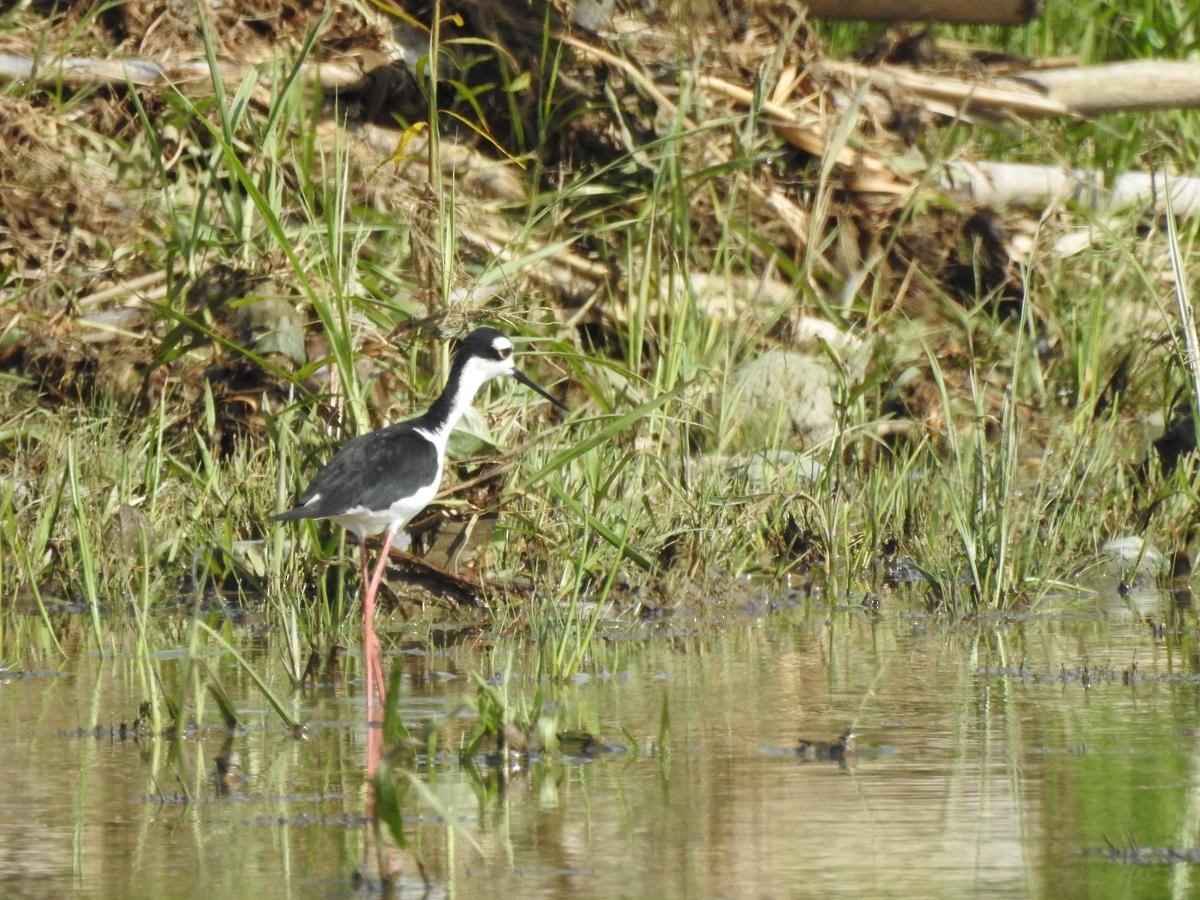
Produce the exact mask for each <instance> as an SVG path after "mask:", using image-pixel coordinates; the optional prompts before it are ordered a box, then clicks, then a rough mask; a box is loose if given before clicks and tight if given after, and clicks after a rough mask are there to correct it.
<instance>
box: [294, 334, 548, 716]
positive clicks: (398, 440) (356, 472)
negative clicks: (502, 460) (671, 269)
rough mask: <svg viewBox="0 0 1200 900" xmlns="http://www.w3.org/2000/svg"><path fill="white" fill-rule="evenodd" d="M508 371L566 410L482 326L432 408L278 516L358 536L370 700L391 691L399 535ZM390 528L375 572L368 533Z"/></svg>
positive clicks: (331, 470)
mask: <svg viewBox="0 0 1200 900" xmlns="http://www.w3.org/2000/svg"><path fill="white" fill-rule="evenodd" d="M501 375H512V376H513V377H514V378H516V379H517V380H518V381H520V382H521V383H523V384H525V385H528V386H529V387H531V388H533V390H535V391H537V392H538V393H539V394H541V395H542V396H543V397H545V398H546V399H547V400H550V401H551V402H552V403H554V404H555V405H556V406H559V407H561V408H563V409H565V408H566V407H565V406H563V404H561V403H559V401H558V400H555V399H554V397H552V396H551V395H550V394H548V393H547V392H546V391H544V390H542V388H540V387H538V386H537V385H536V384H534V382H532V381H531V380H530V379H529V378H527V377H526V376H525V375H524V374H522V373H521V372H520V371H518V370H517V368H516V366H515V364H514V362H513V345H512V342H511V341H510V340H509V339H508V338H506V337H505V336H504V335H502V334H501V333H500V332H498V331H496V330H495V329H493V328H479V329H476V330H475V331H473V332H471V333H470V334H469V335H467V337H466V339H465V340H464V341H463V342H462V344H461V345H460V346H459V348H458V350H457V351H456V352H455V354H454V363H453V365H452V366H451V368H450V377H449V379H448V380H447V381H446V387H445V389H444V390H443V391H442V393H441V396H439V397H438V398H437V400H435V401H434V403H433V405H432V406H430V407H429V410H428V411H427V412H425V413H424V414H423V415H420V416H417V417H416V418H415V419H409V420H408V421H406V422H399V423H397V424H395V425H389V426H388V427H386V428H381V429H379V430H378V431H372V432H370V433H369V434H364V435H362V436H361V437H357V438H354V439H353V440H351V441H349V442H347V443H345V444H343V445H342V447H341V448H340V449H339V450H338V451H337V453H336V454H334V457H333V459H331V460H330V461H329V463H328V464H327V465H326V466H325V468H323V469H321V471H320V472H318V473H317V477H316V478H314V479H313V481H312V484H310V485H309V486H308V489H307V490H306V491H305V492H304V493H303V494H301V495H300V499H299V501H298V502H297V504H296V506H295V507H293V508H292V509H289V510H287V511H286V512H282V513H279V514H278V515H276V516H274V517H273V518H274V519H276V520H284V521H287V520H291V519H330V520H332V521H334V522H336V523H337V524H338V525H341V526H342V527H343V528H345V529H347V530H349V531H352V532H353V533H354V534H355V536H356V537H357V538H358V540H359V545H360V548H361V559H362V577H363V587H364V591H365V593H364V594H363V654H364V656H365V657H366V677H367V703H368V705H369V704H370V702H371V696H372V682H374V684H375V688H374V690H375V691H378V693H379V696H380V697H383V694H384V683H383V671H382V669H381V668H380V662H379V645H378V643H377V642H376V640H375V628H374V623H373V617H374V609H375V594H376V592H377V591H378V589H379V582H380V579H381V578H382V577H383V570H384V567H385V566H386V565H387V559H388V553H389V551H390V550H391V547H392V539H393V538H394V537H395V536H396V532H397V531H399V530H400V529H401V528H403V527H404V526H405V525H406V524H408V522H409V520H410V519H412V517H413V516H415V515H416V514H417V513H419V512H420V511H421V510H422V509H424V508H425V506H426V505H427V504H428V503H429V501H431V500H432V499H433V497H434V495H435V494H436V493H437V490H438V485H439V484H440V483H441V480H442V469H443V467H444V465H445V460H446V442H447V440H449V438H450V432H451V431H453V430H454V426H455V425H456V424H458V420H459V419H460V418H462V415H463V413H464V412H466V410H467V407H469V406H470V405H471V403H472V401H474V399H475V395H476V394H477V393H478V392H479V389H480V388H481V387H483V385H485V384H486V383H487V382H489V381H491V380H492V379H493V378H497V377H499V376H501ZM385 529H386V531H387V534H386V536H385V538H384V542H383V552H382V553H381V555H380V558H379V562H378V564H377V565H376V566H375V570H374V572H372V573H370V577H368V567H367V546H366V538H367V537H368V536H369V535H373V534H378V533H379V532H381V531H384V530H385Z"/></svg>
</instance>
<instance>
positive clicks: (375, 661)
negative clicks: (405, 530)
mask: <svg viewBox="0 0 1200 900" xmlns="http://www.w3.org/2000/svg"><path fill="white" fill-rule="evenodd" d="M398 527H399V526H397V525H392V526H391V527H390V528H388V530H387V534H386V535H384V538H383V550H382V552H381V553H380V554H379V563H378V564H377V565H376V566H375V571H374V572H373V573H372V574H371V580H370V582H369V583H366V593H365V594H363V655H364V656H365V657H366V666H367V709H368V714H369V711H370V707H371V701H372V699H373V695H372V692H371V689H372V682H374V689H375V691H376V692H377V693H378V694H379V702H380V703H381V704H382V703H384V702H385V701H386V700H387V682H385V681H384V680H383V664H382V662H381V661H380V658H379V641H378V640H377V639H376V637H375V594H376V593H377V592H378V591H379V583H380V581H382V580H383V570H384V569H385V568H387V562H388V556H389V555H390V553H391V549H392V538H394V537H395V536H396V531H397V530H398ZM363 553H364V556H363V560H364V565H363V574H364V575H365V574H366V564H365V560H366V556H365V554H366V551H365V550H364V551H363Z"/></svg>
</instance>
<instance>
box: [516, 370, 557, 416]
mask: <svg viewBox="0 0 1200 900" xmlns="http://www.w3.org/2000/svg"><path fill="white" fill-rule="evenodd" d="M513 378H515V379H517V381H519V382H521V384H523V385H525V387H527V388H532V389H533V390H535V391H537V392H538V393H539V394H541V395H542V396H543V397H545V398H546V399H547V400H549V401H550V402H551V403H553V404H554V405H555V406H557V407H558V408H559V409H561V410H562V411H563V412H569V411H570V410H568V409H567V405H566V404H565V403H563V402H562V401H561V400H559V399H558V398H557V397H555V396H554V395H552V394H551V393H550V392H549V391H547V390H545V389H544V388H542V387H541V386H540V385H538V384H537V382H535V381H534V380H533V379H532V378H530V377H529V376H528V375H526V374H525V373H524V372H522V371H521V370H520V369H513Z"/></svg>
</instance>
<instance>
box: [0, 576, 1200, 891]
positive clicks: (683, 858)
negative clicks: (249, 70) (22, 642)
mask: <svg viewBox="0 0 1200 900" xmlns="http://www.w3.org/2000/svg"><path fill="white" fill-rule="evenodd" d="M1189 600H1190V598H1188V597H1186V596H1182V597H1180V596H1174V595H1170V594H1158V593H1151V594H1143V595H1140V596H1138V597H1136V598H1133V599H1129V600H1125V599H1122V598H1120V597H1118V596H1117V594H1116V591H1115V589H1111V588H1109V589H1105V590H1102V591H1101V592H1100V593H1098V594H1096V595H1094V596H1090V597H1086V598H1084V599H1082V600H1079V599H1075V600H1072V601H1070V602H1064V603H1062V604H1060V605H1058V606H1056V607H1049V606H1047V607H1046V608H1044V609H1042V610H1040V611H1038V612H1036V613H1033V614H1029V615H1026V616H1023V617H1018V618H1010V619H1003V620H996V621H992V622H987V623H983V624H980V623H973V624H970V625H957V626H953V627H949V626H947V625H946V624H945V623H944V622H943V621H942V620H938V619H935V618H931V617H929V616H928V615H926V614H925V613H924V612H922V611H921V610H920V609H919V607H918V606H916V605H908V604H906V603H905V602H904V601H903V600H902V599H900V598H896V597H885V598H884V603H883V609H882V611H881V612H879V613H878V614H873V613H870V612H866V611H863V610H861V609H857V608H852V607H845V608H835V609H830V608H829V607H826V606H819V605H815V604H814V605H810V606H804V605H798V606H794V607H792V608H787V609H782V610H776V611H773V612H761V611H759V612H758V613H754V614H751V613H746V614H744V615H741V616H736V617H734V618H733V620H732V622H731V623H726V624H724V625H721V626H719V627H718V626H704V627H699V626H697V627H696V628H692V629H688V628H684V627H681V626H680V625H679V624H678V623H676V624H668V625H660V626H656V627H654V628H649V629H647V630H645V631H640V630H639V631H635V632H633V633H631V632H630V631H629V630H627V629H626V630H622V631H619V632H614V633H613V634H612V635H610V636H609V639H608V640H606V641H605V644H604V646H605V648H606V649H605V655H606V660H605V665H606V666H607V667H608V670H607V671H606V670H600V671H596V670H592V671H585V673H584V675H583V676H582V677H580V678H578V679H576V680H574V681H573V682H572V683H570V684H567V685H562V686H558V687H550V686H545V685H544V686H543V690H544V691H545V692H546V693H547V696H548V697H549V699H550V700H551V702H552V703H553V704H554V705H555V708H556V711H557V712H558V714H559V716H560V719H561V724H562V725H563V726H564V727H568V728H578V729H582V730H586V731H588V732H591V733H593V734H598V735H601V736H603V737H604V738H605V739H607V740H608V742H609V743H610V744H613V745H618V747H620V746H624V748H625V749H624V750H623V752H612V753H603V754H600V755H598V756H595V757H591V758H586V757H582V756H571V755H552V756H548V757H547V758H546V759H544V760H542V761H540V762H535V763H533V764H531V765H524V766H520V767H515V766H514V767H509V768H506V769H504V770H501V769H488V768H486V767H483V768H482V769H481V770H480V771H478V772H471V771H468V770H467V769H465V768H464V767H463V766H461V765H460V764H459V763H458V761H457V759H456V757H455V756H453V755H446V756H444V757H443V758H440V760H439V762H438V764H436V765H434V766H424V767H422V768H421V769H420V770H419V771H420V773H421V777H422V778H423V779H424V781H425V783H427V784H428V785H429V787H430V789H431V790H432V791H433V792H434V793H435V794H436V795H437V796H438V797H439V798H440V802H441V803H442V804H443V805H444V807H447V808H449V809H451V810H452V811H453V814H454V816H455V818H456V819H457V822H458V828H457V829H456V828H453V827H450V826H448V825H447V824H446V823H445V822H443V821H442V820H441V819H440V818H439V816H438V815H436V814H435V812H434V811H433V810H432V808H430V807H429V806H428V805H425V804H423V803H422V802H421V801H420V800H419V799H418V798H416V797H415V796H414V795H413V794H412V793H411V792H410V794H409V800H408V804H407V806H406V820H405V826H406V836H407V838H408V840H409V843H410V848H409V852H408V853H407V854H403V855H401V857H400V859H401V863H402V874H403V876H404V881H403V883H402V885H401V888H400V893H401V895H405V896H420V895H421V893H422V892H423V890H424V885H423V883H422V881H421V880H420V878H419V877H418V875H417V873H416V865H415V861H416V860H417V859H419V860H420V862H421V864H422V865H423V867H424V870H425V872H426V875H427V877H428V878H429V881H430V885H431V892H432V894H433V895H439V896H458V897H473V896H484V895H488V896H492V895H497V894H504V893H508V894H509V895H510V896H520V897H539V896H541V897H558V896H567V895H575V896H600V897H620V896H629V897H633V896H639V897H641V896H647V897H650V896H654V897H659V896H661V897H667V896H671V897H682V896H689V897H727V896H751V897H784V896H788V897H801V896H821V897H842V896H844V897H862V896H872V897H913V896H934V897H958V896H967V895H975V896H988V897H1003V896H1012V897H1027V896H1049V895H1055V894H1060V895H1063V896H1100V895H1105V896H1112V895H1123V896H1155V897H1158V896H1171V895H1173V896H1179V897H1183V896H1192V895H1194V894H1195V893H1196V891H1197V890H1198V889H1200V887H1198V885H1197V883H1195V882H1198V881H1200V872H1197V871H1196V870H1195V869H1194V867H1193V866H1192V865H1191V864H1190V863H1189V862H1186V861H1171V858H1170V857H1169V855H1168V854H1169V852H1170V851H1175V852H1176V853H1182V854H1187V853H1191V854H1194V855H1196V856H1195V858H1200V853H1198V851H1197V850H1196V849H1195V848H1197V846H1198V845H1200V839H1198V838H1197V834H1196V832H1197V830H1198V828H1200V764H1198V763H1200V755H1198V754H1197V752H1196V751H1197V742H1198V740H1200V656H1198V650H1197V628H1196V616H1195V613H1194V610H1193V609H1192V608H1191V607H1190V605H1188V602H1189ZM1147 619H1148V620H1149V622H1148V621H1147ZM393 625H394V626H395V627H397V628H398V627H399V626H398V625H397V624H396V623H393ZM1152 626H1155V627H1152ZM1158 626H1163V627H1158ZM178 630H179V631H181V632H182V631H183V629H178ZM242 640H243V646H242V647H241V649H242V651H243V652H245V653H248V654H250V655H251V657H252V660H253V662H254V664H255V666H256V669H257V670H258V671H261V672H263V673H264V674H265V675H267V676H268V678H269V680H270V681H271V683H272V685H273V687H274V689H276V690H277V691H279V692H281V693H283V694H285V695H286V696H288V698H289V703H291V704H292V706H291V709H292V711H293V713H294V714H295V715H297V716H298V717H299V718H301V719H302V720H303V721H305V722H306V723H307V725H308V738H307V739H306V740H296V739H294V738H293V737H292V736H290V734H289V733H288V731H287V730H286V729H285V728H284V727H283V726H281V725H280V724H278V719H277V718H276V717H275V715H274V713H273V712H272V711H271V710H270V709H269V708H268V707H267V704H266V703H265V702H264V701H263V700H262V698H261V696H260V695H259V694H258V693H257V692H256V690H255V688H254V686H253V684H252V683H250V681H249V680H248V679H247V678H246V677H245V676H244V675H243V674H241V673H238V672H237V670H236V669H235V668H234V667H233V666H232V664H231V663H230V662H229V661H228V660H225V659H222V658H221V657H220V656H219V655H214V657H213V658H211V659H210V660H209V662H210V664H211V665H213V666H214V667H215V668H216V669H217V670H218V671H219V672H220V673H221V677H222V680H223V681H224V683H225V686H226V688H227V690H228V691H229V692H230V693H231V694H232V695H233V696H234V698H235V702H236V703H237V706H238V713H239V715H240V717H241V718H242V720H243V721H244V722H245V723H246V726H247V727H246V728H245V729H244V730H242V731H239V732H238V733H237V734H235V735H233V736H232V738H231V739H230V738H229V737H228V735H227V733H226V732H225V730H224V728H223V727H221V726H220V716H219V714H218V711H217V709H216V706H215V704H214V703H213V702H212V701H211V700H207V701H205V705H204V718H203V722H204V723H205V725H204V727H203V728H201V729H200V730H199V731H198V732H196V733H195V734H192V735H190V736H189V737H188V738H187V739H186V740H184V741H183V742H182V745H181V748H182V752H181V753H180V754H178V755H173V754H172V752H171V747H170V743H169V742H168V741H165V740H149V739H141V740H139V741H134V740H124V741H122V740H120V739H119V737H118V736H111V735H110V734H108V733H107V731H106V732H105V733H104V734H103V735H102V736H101V737H95V736H94V735H88V736H81V735H80V731H81V730H84V731H90V730H91V729H93V728H94V726H96V725H97V724H99V725H102V726H111V725H114V724H117V723H119V722H121V721H122V720H126V721H128V720H131V719H132V717H133V716H134V715H135V714H136V712H137V707H138V705H139V704H140V703H141V701H142V700H143V699H144V692H143V690H142V688H141V685H142V680H141V674H140V671H139V668H138V665H137V661H136V659H135V658H134V657H133V655H132V654H125V653H122V652H119V650H118V651H116V652H114V651H113V648H111V647H109V648H107V652H106V654H105V656H104V658H100V656H99V655H98V654H97V653H95V652H88V651H86V650H77V651H76V652H75V653H74V655H73V657H72V659H71V661H70V662H68V663H66V664H61V663H57V662H54V663H48V664H47V665H45V666H44V667H41V668H40V670H34V671H26V672H22V673H16V672H12V671H10V672H9V673H8V674H7V675H5V676H3V677H0V695H2V696H3V698H4V699H3V702H2V703H0V779H2V783H3V784H4V785H5V786H6V789H5V790H4V791H0V895H2V896H6V897H10V896H35V895H36V896H39V897H45V896H56V895H61V894H63V893H66V892H75V893H78V894H82V895H87V896H98V897H99V896H112V895H117V894H120V895H121V896H130V895H133V896H143V895H155V896H164V895H165V896H174V895H189V894H204V895H206V896H263V897H267V896H297V897H309V896H341V895H351V894H353V893H354V892H355V890H356V888H355V886H354V882H353V876H354V873H355V872H356V871H358V870H359V869H360V868H361V867H362V864H363V858H364V848H365V844H366V842H367V840H368V829H367V828H366V826H365V825H364V822H365V819H364V811H365V803H366V789H365V785H364V777H363V768H364V762H365V751H366V746H365V745H366V740H365V738H366V731H365V728H364V726H363V724H362V713H363V704H362V696H361V687H362V685H361V682H360V681H358V680H357V679H356V677H354V674H355V672H356V666H355V665H354V661H348V662H347V664H346V670H347V672H348V673H349V675H348V676H347V677H343V678H342V679H341V680H340V681H337V682H335V683H334V684H333V685H327V686H324V687H321V688H318V689H315V690H311V691H307V692H303V693H296V694H288V693H287V691H286V685H287V683H288V682H287V679H286V677H285V676H284V674H283V669H282V666H281V665H280V664H279V663H278V660H277V658H276V653H275V652H274V648H272V647H271V646H270V637H268V638H266V639H265V640H264V639H263V638H262V637H261V636H258V637H256V638H255V639H254V640H251V639H250V638H249V637H247V636H244V635H243V638H242ZM85 643H86V642H85ZM180 650H181V647H166V648H163V650H162V652H161V653H160V654H159V655H160V658H161V660H162V662H161V667H162V670H163V677H164V679H165V680H167V681H168V682H169V681H170V678H171V669H172V667H173V666H175V665H179V664H180V663H179V662H178V659H179V658H180V657H181V656H182V654H181V652H180ZM215 652H216V651H214V654H215ZM48 658H49V659H53V657H48ZM1135 662H1136V668H1135V667H1134V665H1133V664H1134V663H1135ZM393 666H402V667H403V668H404V672H405V675H404V679H403V691H404V700H403V703H402V706H401V709H402V712H403V716H404V719H405V721H406V723H407V724H408V725H409V726H410V727H411V728H414V729H416V728H419V727H420V726H421V725H422V724H423V723H426V722H429V721H430V720H434V719H445V721H444V722H443V724H442V728H441V731H442V734H443V746H445V745H446V744H447V743H450V742H452V741H456V740H457V739H458V738H457V735H458V733H459V732H460V731H461V729H465V728H467V727H469V725H470V720H469V718H468V717H467V716H466V715H465V714H463V713H461V712H459V713H457V714H456V710H461V707H462V705H463V702H464V700H467V699H469V698H471V697H473V696H474V695H475V693H476V686H475V682H474V680H473V674H474V673H480V674H482V675H484V676H485V677H490V676H493V675H495V676H497V677H496V680H497V682H499V683H500V684H501V687H502V690H503V691H504V692H506V693H507V696H508V699H509V702H510V703H511V704H514V705H519V704H520V703H521V702H528V701H529V700H530V699H531V698H532V696H533V693H534V691H535V688H536V684H535V683H534V682H533V679H532V678H530V677H528V676H526V675H525V674H523V673H526V672H532V671H533V670H534V661H533V659H532V656H531V653H530V651H529V650H528V648H527V647H525V646H523V645H521V644H519V643H512V644H504V643H502V644H497V645H493V646H490V647H480V646H478V645H477V644H476V645H474V646H470V647H468V646H465V645H460V646H450V647H444V648H440V649H439V648H435V647H434V646H432V645H431V644H415V643H413V642H411V641H409V642H405V641H396V642H394V643H393V645H392V647H391V652H390V653H389V655H388V656H387V658H386V660H385V667H387V668H389V669H390V668H391V667H393ZM498 673H503V674H498ZM664 700H665V708H666V710H667V715H668V718H669V724H668V727H667V728H666V729H665V731H664V730H662V729H663V710H664ZM850 725H853V726H854V728H855V731H856V732H857V735H858V746H859V751H858V753H857V754H856V756H854V757H852V758H851V759H849V760H847V761H846V762H845V763H842V764H839V762H837V761H823V760H816V761H805V760H803V759H801V758H799V757H797V756H796V755H795V754H794V753H793V752H792V750H793V748H794V747H795V745H796V742H797V739H798V738H799V737H801V736H804V737H810V738H819V739H823V740H833V739H834V738H836V737H837V735H838V734H839V733H840V732H842V731H843V730H845V729H846V728H847V727H849V726H850ZM660 732H661V733H662V734H665V735H666V739H667V741H666V747H665V752H658V751H657V749H656V743H657V741H658V739H659V736H660ZM627 735H628V736H631V737H632V738H633V739H634V740H636V742H637V744H638V747H637V748H633V747H630V746H629V745H628V744H629V742H628V739H627ZM227 743H228V746H226V744H227ZM230 749H231V750H232V751H233V752H235V753H236V754H237V756H238V758H239V759H240V762H241V773H242V774H241V776H240V777H239V778H236V779H233V780H232V781H230V782H229V784H228V787H227V789H226V790H219V789H218V785H217V782H216V780H215V779H214V777H213V773H214V759H215V757H217V756H218V755H222V754H224V753H227V752H228V751H229V750H230ZM188 796H190V797H191V798H192V799H191V801H190V802H189V801H187V800H186V799H185V798H186V797H188ZM472 840H473V841H474V842H475V844H476V845H477V846H472V844H471V841H472ZM1182 858H1183V859H1186V858H1187V857H1186V856H1184V857H1182Z"/></svg>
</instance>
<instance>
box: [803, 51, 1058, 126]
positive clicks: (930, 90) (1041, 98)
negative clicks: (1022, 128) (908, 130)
mask: <svg viewBox="0 0 1200 900" xmlns="http://www.w3.org/2000/svg"><path fill="white" fill-rule="evenodd" d="M813 68H814V71H816V72H824V73H829V74H834V75H845V76H847V77H849V78H852V79H855V80H863V79H866V80H868V81H871V82H872V83H874V84H877V85H879V86H880V87H882V88H885V89H891V90H895V91H899V92H901V93H909V94H915V95H917V96H919V97H924V98H928V99H933V100H941V101H944V102H947V103H952V104H955V105H965V106H966V107H967V108H968V109H990V110H996V111H1006V112H1013V113H1018V114H1021V115H1027V116H1066V115H1070V114H1071V110H1070V108H1068V107H1067V105H1066V104H1064V103H1062V102H1061V101H1059V100H1056V99H1054V98H1053V97H1047V96H1046V95H1045V94H1044V93H1042V92H1041V91H1039V90H1037V89H1036V88H1033V87H1025V86H1024V85H1021V84H1018V83H1013V84H1012V85H1010V86H996V85H984V84H976V83H975V82H970V81H963V80H962V79H960V78H951V77H948V76H944V75H925V74H923V73H919V72H912V71H909V70H907V69H901V68H899V67H897V66H885V65H879V66H864V65H860V64H858V63H847V62H833V61H830V60H823V61H821V62H819V63H816V64H814V66H813Z"/></svg>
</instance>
